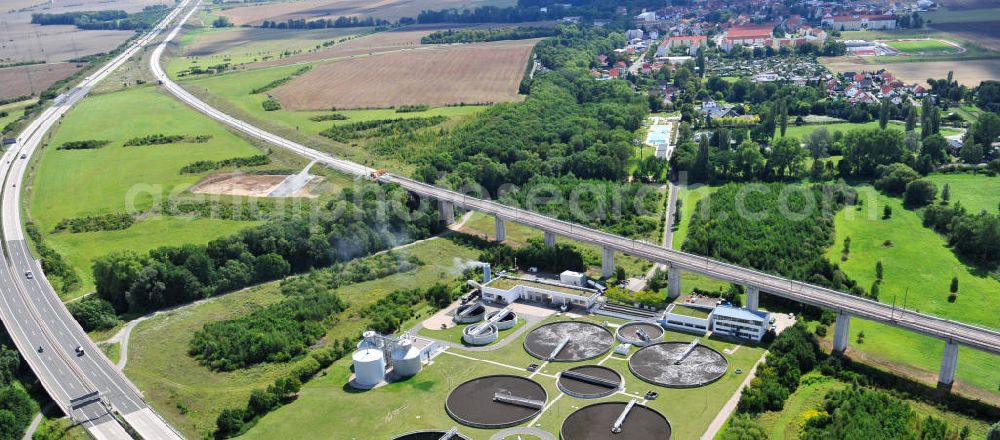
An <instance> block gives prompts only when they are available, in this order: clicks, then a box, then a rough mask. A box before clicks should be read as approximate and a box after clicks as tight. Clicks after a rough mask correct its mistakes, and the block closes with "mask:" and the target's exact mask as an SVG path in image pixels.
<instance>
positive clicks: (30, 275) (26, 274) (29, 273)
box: [24, 270, 35, 280]
mask: <svg viewBox="0 0 1000 440" xmlns="http://www.w3.org/2000/svg"><path fill="white" fill-rule="evenodd" d="M24 277H25V278H27V279H29V280H31V279H34V278H35V274H33V273H31V271H30V270H29V271H27V272H25V273H24Z"/></svg>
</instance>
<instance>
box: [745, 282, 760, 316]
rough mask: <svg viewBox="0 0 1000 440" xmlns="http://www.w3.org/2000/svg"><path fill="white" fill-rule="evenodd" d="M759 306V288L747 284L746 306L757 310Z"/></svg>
mask: <svg viewBox="0 0 1000 440" xmlns="http://www.w3.org/2000/svg"><path fill="white" fill-rule="evenodd" d="M759 306H760V289H759V288H757V287H755V286H747V308H748V309H750V310H751V311H757V307H759Z"/></svg>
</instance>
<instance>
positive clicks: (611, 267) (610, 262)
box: [601, 248, 615, 278]
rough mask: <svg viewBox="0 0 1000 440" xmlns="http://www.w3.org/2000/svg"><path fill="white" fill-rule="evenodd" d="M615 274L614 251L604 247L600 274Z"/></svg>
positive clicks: (603, 275) (606, 275) (606, 276)
mask: <svg viewBox="0 0 1000 440" xmlns="http://www.w3.org/2000/svg"><path fill="white" fill-rule="evenodd" d="M614 274H615V251H614V250H612V249H610V248H604V258H602V259H601V276H602V277H604V278H608V277H610V276H611V275H614Z"/></svg>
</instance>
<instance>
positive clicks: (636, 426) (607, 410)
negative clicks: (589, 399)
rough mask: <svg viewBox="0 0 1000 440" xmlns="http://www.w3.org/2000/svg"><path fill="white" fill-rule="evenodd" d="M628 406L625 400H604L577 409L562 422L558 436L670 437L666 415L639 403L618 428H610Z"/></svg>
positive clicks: (588, 439) (593, 439)
mask: <svg viewBox="0 0 1000 440" xmlns="http://www.w3.org/2000/svg"><path fill="white" fill-rule="evenodd" d="M627 407H628V403H627V402H603V403H595V404H593V405H590V406H585V407H583V408H580V409H578V410H576V411H575V412H573V413H572V414H570V415H569V417H566V420H564V421H563V424H562V428H561V429H560V432H559V434H560V437H561V438H562V440H665V439H669V438H670V437H671V429H670V422H669V421H667V418H666V417H665V416H664V415H663V414H660V412H659V411H657V410H655V409H652V408H650V407H648V406H645V405H640V404H635V405H632V408H630V409H629V410H628V413H627V414H626V415H625V418H624V420H622V423H621V425H620V426H618V429H617V430H616V429H613V428H614V427H615V423H616V422H617V421H618V419H619V418H620V417H621V415H622V414H623V413H624V412H625V410H626V408H627Z"/></svg>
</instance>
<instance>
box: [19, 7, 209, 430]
mask: <svg viewBox="0 0 1000 440" xmlns="http://www.w3.org/2000/svg"><path fill="white" fill-rule="evenodd" d="M190 2H191V0H184V1H182V2H181V3H180V4H179V5H178V6H177V7H176V8H175V9H174V10H172V11H171V12H170V13H169V14H168V15H167V16H166V17H165V18H164V19H163V20H162V21H161V22H160V23H158V24H157V25H156V26H155V27H154V28H153V29H151V30H150V32H148V33H146V34H145V35H143V36H141V37H139V38H138V39H136V40H135V41H133V42H132V43H131V44H130V45H129V46H128V47H127V48H126V49H125V50H124V51H123V52H122V53H121V54H119V55H117V56H116V57H114V58H113V59H112V60H110V61H109V62H108V63H107V64H105V65H103V66H101V67H100V68H99V69H97V70H96V71H95V72H94V73H92V74H91V75H90V76H88V77H86V78H85V79H84V80H83V81H81V82H80V83H79V84H77V85H76V86H75V87H73V88H72V89H70V90H69V91H67V92H65V93H63V94H61V95H59V96H57V97H56V98H55V99H53V101H52V105H50V106H49V107H48V108H46V109H45V110H44V111H43V112H42V113H41V114H40V115H39V116H38V117H37V118H36V119H35V120H34V121H32V122H31V123H30V124H29V125H28V126H27V128H25V129H24V130H23V131H22V132H21V133H20V134H19V135H18V137H17V143H15V144H14V145H12V146H11V147H10V148H9V149H8V150H7V151H6V152H5V153H4V154H3V156H2V159H0V160H2V162H0V166H2V174H3V183H2V184H3V191H2V192H0V195H2V198H3V199H2V207H0V209H2V217H0V221H2V231H3V239H4V240H3V251H4V252H3V258H4V261H3V264H0V295H2V296H0V305H2V307H0V319H2V320H3V323H4V326H5V327H6V329H7V332H8V333H9V334H10V336H11V339H12V340H13V341H14V344H15V345H16V346H17V348H18V351H20V353H21V356H22V357H23V358H24V359H25V361H26V362H27V364H28V365H29V366H30V367H31V369H32V371H34V373H35V376H36V377H38V379H39V381H40V382H41V384H42V386H43V387H44V388H45V390H46V391H47V392H48V393H49V395H50V397H52V399H53V400H54V401H55V403H56V404H57V405H58V406H59V407H60V408H61V409H62V410H63V412H64V413H66V414H67V415H68V416H69V417H71V418H72V419H73V420H74V421H75V422H77V423H80V424H82V425H83V426H84V427H85V428H86V429H87V430H88V432H90V434H91V435H93V436H94V437H95V438H97V439H98V440H105V439H111V440H118V439H131V438H132V436H131V435H129V433H128V431H127V430H126V427H125V426H124V425H123V424H122V423H121V422H119V420H118V418H117V417H116V415H117V416H118V417H120V418H121V419H124V421H125V424H127V425H129V426H130V427H131V428H132V429H133V430H134V431H135V432H136V433H137V434H138V435H140V436H141V437H142V438H144V439H147V440H153V439H157V440H159V439H163V440H173V439H181V438H183V437H181V436H180V434H178V433H177V432H176V431H174V430H173V428H171V427H170V426H169V425H168V424H167V423H166V422H165V421H164V420H163V419H162V418H161V417H160V416H159V415H158V414H156V413H155V412H154V411H153V410H152V409H151V408H150V407H149V406H148V405H147V404H146V402H145V401H144V400H143V398H142V394H141V393H140V392H139V390H138V389H137V388H136V387H135V386H134V385H133V384H132V383H131V382H129V380H128V379H127V378H126V377H125V376H124V375H123V374H122V373H121V372H120V371H118V370H117V369H116V368H115V367H114V366H113V365H112V364H111V362H110V361H108V359H107V357H105V356H104V354H103V353H102V351H101V350H100V349H98V348H97V346H96V345H95V344H94V343H93V342H92V341H91V340H90V338H89V337H88V336H87V334H86V332H84V331H83V329H82V328H80V325H79V324H77V322H76V320H74V319H73V317H72V316H70V314H69V311H68V310H66V307H65V306H64V305H63V303H62V301H61V300H60V299H59V296H58V294H57V293H56V292H55V290H54V289H53V288H52V285H51V284H50V283H49V282H48V280H47V279H46V277H45V274H44V273H43V272H42V268H41V266H40V264H39V262H38V261H36V260H35V259H34V257H33V256H32V254H31V251H30V248H29V245H28V243H27V241H26V240H25V238H24V233H23V231H24V229H23V228H24V225H23V223H22V218H21V215H22V213H21V188H22V187H23V183H24V178H25V175H26V174H27V172H28V170H29V164H30V159H31V157H32V156H33V155H34V154H35V153H36V152H37V151H38V150H39V149H40V148H41V146H42V145H43V143H44V138H45V136H46V134H47V133H48V132H49V130H50V129H52V127H54V126H55V125H57V124H58V122H59V120H60V118H62V116H63V115H64V114H65V113H66V112H67V111H69V110H70V109H71V108H72V107H73V106H74V105H76V104H77V103H78V102H80V100H82V99H83V98H84V97H85V96H87V94H88V93H89V92H90V89H91V88H92V87H93V86H94V85H96V84H97V83H99V82H100V81H101V80H103V79H105V78H106V77H107V76H108V75H110V74H111V73H112V72H113V71H114V70H115V69H117V68H118V67H119V66H121V65H122V64H123V63H125V61H127V60H128V59H129V58H130V57H131V56H133V55H134V54H136V53H137V52H139V51H141V50H142V49H143V48H144V47H145V46H146V45H148V44H149V43H151V42H152V41H154V40H155V39H156V38H157V37H158V36H159V35H160V34H161V33H162V32H163V31H164V30H165V29H167V28H168V26H169V24H170V22H171V21H173V20H174V19H176V18H177V17H178V16H179V15H180V13H181V11H183V10H184V8H185V7H187V6H188V5H189V4H190ZM77 347H81V348H82V349H83V354H79V353H77Z"/></svg>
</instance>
